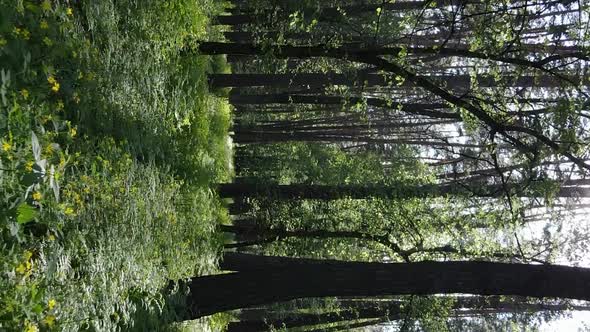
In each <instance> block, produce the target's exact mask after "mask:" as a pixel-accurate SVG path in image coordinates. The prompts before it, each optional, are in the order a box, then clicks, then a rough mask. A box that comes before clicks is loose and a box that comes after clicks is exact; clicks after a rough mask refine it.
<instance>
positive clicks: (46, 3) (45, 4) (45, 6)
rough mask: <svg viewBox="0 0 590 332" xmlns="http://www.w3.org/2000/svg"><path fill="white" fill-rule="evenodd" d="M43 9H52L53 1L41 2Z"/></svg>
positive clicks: (44, 0) (45, 0)
mask: <svg viewBox="0 0 590 332" xmlns="http://www.w3.org/2000/svg"><path fill="white" fill-rule="evenodd" d="M41 9H43V10H44V11H49V10H51V2H49V0H43V2H42V3H41Z"/></svg>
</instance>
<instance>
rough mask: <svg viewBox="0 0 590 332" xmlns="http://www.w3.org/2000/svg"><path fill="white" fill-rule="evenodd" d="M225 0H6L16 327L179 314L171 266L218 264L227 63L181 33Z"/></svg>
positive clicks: (192, 269) (1, 158)
mask: <svg viewBox="0 0 590 332" xmlns="http://www.w3.org/2000/svg"><path fill="white" fill-rule="evenodd" d="M220 6H221V3H220V1H214V0H177V1H164V0H158V1H156V0H136V1H132V0H128V1H115V0H94V1H81V2H71V1H65V0H60V1H41V2H39V1H24V0H16V1H15V0H0V74H1V75H0V84H1V85H0V99H1V100H0V110H1V111H0V139H1V140H2V141H1V143H2V146H1V150H0V269H1V271H0V275H1V276H0V330H26V331H36V330H39V329H40V330H60V331H61V330H65V331H75V330H98V331H112V330H129V329H137V330H146V329H149V330H159V329H167V328H170V327H169V326H168V325H167V323H168V321H169V320H172V319H173V315H175V312H170V306H168V305H167V304H166V301H167V300H169V297H170V296H172V295H170V294H168V293H166V292H163V290H164V289H166V286H167V285H168V281H169V280H177V279H182V278H187V277H190V276H194V275H200V274H203V273H208V272H211V271H212V270H213V269H215V265H216V257H217V252H218V250H219V248H220V245H221V244H220V242H221V241H220V239H218V238H216V237H215V236H214V229H215V226H216V225H217V224H218V223H219V222H221V221H223V220H226V219H227V218H228V216H227V213H226V212H225V210H224V209H223V207H222V203H221V202H220V200H219V199H218V198H217V197H216V195H215V193H214V192H213V191H212V190H211V189H210V188H209V185H210V184H211V183H214V182H219V181H227V180H228V179H229V178H230V177H231V166H230V165H231V161H230V159H231V149H230V148H229V145H228V139H227V130H228V127H229V123H230V110H229V105H227V103H226V102H225V101H224V100H223V99H222V98H220V97H216V96H215V95H213V94H210V93H209V92H208V90H207V85H206V73H207V72H210V71H213V70H224V69H223V68H225V65H224V64H223V59H222V58H209V57H195V56H193V57H182V56H181V55H180V49H181V48H182V47H183V46H184V45H185V43H188V42H190V41H191V40H195V39H205V38H207V36H208V35H210V34H213V33H215V31H213V30H211V28H210V27H209V25H208V17H209V16H210V15H213V14H215V13H217V12H218V11H220V10H221V8H220ZM198 324H204V325H201V326H200V327H199V328H200V329H206V328H207V327H206V325H207V322H206V321H202V322H199V323H198Z"/></svg>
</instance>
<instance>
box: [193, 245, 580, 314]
mask: <svg viewBox="0 0 590 332" xmlns="http://www.w3.org/2000/svg"><path fill="white" fill-rule="evenodd" d="M221 268H222V269H224V270H229V271H238V272H237V273H227V274H218V275H209V276H203V277H198V278H193V279H192V280H191V281H189V283H188V286H189V288H190V295H189V296H188V298H187V308H188V310H189V316H190V317H191V318H198V317H202V316H206V315H210V314H213V313H216V312H221V311H226V310H232V309H239V308H245V307H249V306H253V305H260V304H266V303H270V302H277V301H286V300H291V299H296V298H305V297H324V296H379V295H381V296H382V295H404V294H416V295H428V294H452V293H463V294H479V295H518V296H528V297H537V298H544V297H558V298H569V299H578V300H590V288H589V287H587V285H588V284H590V269H585V268H576V267H569V266H561V265H531V264H506V263H493V262H483V261H480V262H419V263H391V264H385V263H360V262H343V261H330V260H311V259H297V258H281V257H264V256H257V255H248V254H237V253H226V254H225V257H224V261H223V262H222V264H221Z"/></svg>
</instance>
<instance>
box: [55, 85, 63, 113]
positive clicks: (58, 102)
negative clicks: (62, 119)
mask: <svg viewBox="0 0 590 332" xmlns="http://www.w3.org/2000/svg"><path fill="white" fill-rule="evenodd" d="M57 85H59V83H58V84H57ZM54 86H55V84H54ZM56 92H57V91H56ZM56 107H57V109H58V110H60V111H61V110H63V109H64V102H63V101H61V100H58V101H57V105H56Z"/></svg>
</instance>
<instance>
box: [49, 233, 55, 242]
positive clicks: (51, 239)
mask: <svg viewBox="0 0 590 332" xmlns="http://www.w3.org/2000/svg"><path fill="white" fill-rule="evenodd" d="M47 239H48V240H49V241H55V235H53V234H49V236H48V237H47Z"/></svg>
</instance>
